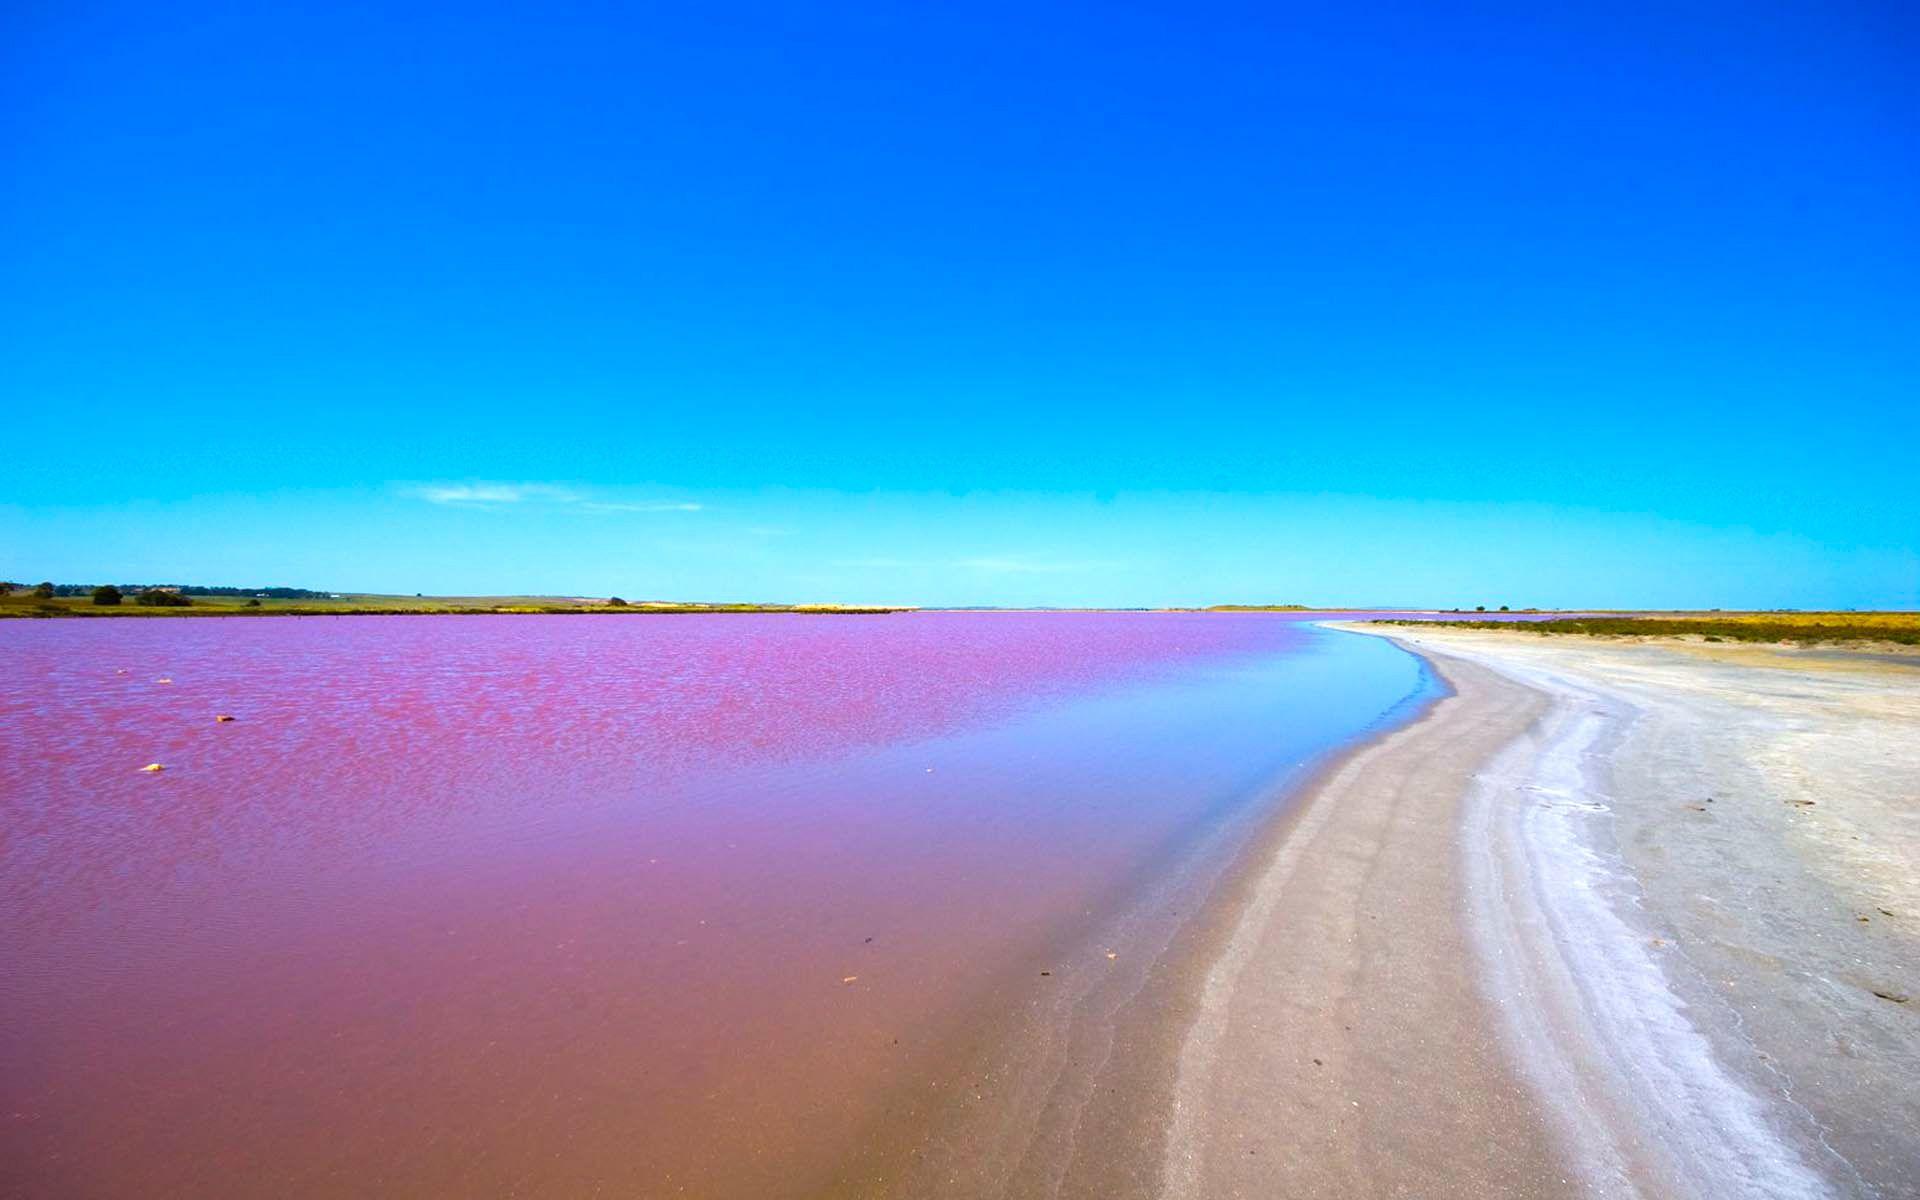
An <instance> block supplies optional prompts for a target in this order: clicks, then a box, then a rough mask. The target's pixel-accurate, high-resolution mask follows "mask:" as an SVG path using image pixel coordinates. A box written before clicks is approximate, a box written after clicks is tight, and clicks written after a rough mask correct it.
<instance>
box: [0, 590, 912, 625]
mask: <svg viewBox="0 0 1920 1200" xmlns="http://www.w3.org/2000/svg"><path fill="white" fill-rule="evenodd" d="M383 598H384V597H383ZM215 599H217V600H220V601H228V602H223V603H208V602H203V601H207V600H215ZM910 611H913V610H911V609H907V608H885V607H878V606H852V605H830V604H640V603H636V604H625V605H610V604H606V603H604V602H593V603H574V604H513V603H503V604H487V603H445V604H433V603H425V604H389V605H372V604H361V603H354V602H352V601H342V602H340V603H337V604H331V605H328V604H314V603H312V602H308V601H282V602H277V603H276V602H268V601H263V602H262V603H261V604H260V606H259V607H257V608H250V607H248V606H246V605H245V604H244V603H241V604H235V603H231V602H230V600H229V598H228V597H194V602H193V603H192V604H190V605H183V606H180V607H169V608H147V607H142V606H139V605H135V604H131V603H122V604H119V605H95V604H93V603H92V602H90V601H88V600H87V599H85V598H84V597H81V598H70V597H55V598H54V599H52V600H41V599H36V598H31V597H29V598H27V599H25V600H23V599H22V598H20V597H17V596H15V597H7V598H5V599H4V600H0V619H5V618H14V619H20V620H56V621H57V620H68V619H76V618H77V619H87V618H96V617H131V618H164V617H437V616H485V615H493V616H510V615H522V616H583V615H589V614H595V613H598V614H607V615H624V614H635V613H639V614H658V615H668V616H672V615H685V614H688V613H801V614H809V615H828V616H880V615H885V614H888V613H898V612H910Z"/></svg>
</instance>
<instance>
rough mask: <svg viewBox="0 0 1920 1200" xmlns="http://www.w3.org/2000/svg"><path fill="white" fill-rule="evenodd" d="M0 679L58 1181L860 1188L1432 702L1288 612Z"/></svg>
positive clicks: (1089, 618) (7, 904) (951, 621)
mask: <svg viewBox="0 0 1920 1200" xmlns="http://www.w3.org/2000/svg"><path fill="white" fill-rule="evenodd" d="M0 665H3V666H4V668H5V670H4V673H0V810H3V811H4V818H5V820H4V827H3V828H0V964H3V966H0V1017H3V1018H4V1021H3V1024H4V1032H3V1033H0V1038H3V1039H4V1040H3V1041H0V1112H4V1115H5V1118H6V1122H5V1125H4V1130H3V1131H0V1183H4V1187H5V1188H6V1190H7V1191H8V1193H9V1194H19V1195H32V1196H52V1195H84V1196H100V1197H132V1196H143V1197H144V1196H196V1197H218V1196H262V1195H271V1196H289V1197H298V1196H339V1195H395V1196H475V1195H507V1194H513V1195H538V1196H577V1195H587V1194H599V1193H604V1194H609V1195H661V1194H680V1193H685V1194H689V1195H700V1196H740V1197H766V1196H788V1195H810V1194H817V1193H819V1192H820V1191H822V1190H825V1189H831V1188H835V1187H839V1186H844V1185H845V1182H846V1179H847V1178H848V1176H847V1172H848V1171H849V1169H850V1168H849V1164H850V1163H855V1162H858V1161H860V1160H861V1156H862V1155H863V1154H866V1153H867V1152H868V1151H869V1149H870V1147H871V1145H872V1143H873V1142H874V1140H875V1139H876V1138H877V1137H879V1136H880V1135H879V1134H878V1133H877V1132H876V1131H880V1130H884V1129H887V1128H889V1127H891V1126H897V1125H898V1124H899V1123H900V1122H901V1121H903V1120H911V1119H918V1115H924V1114H920V1111H919V1110H920V1109H921V1108H922V1107H924V1105H923V1103H922V1101H920V1100H919V1099H918V1098H919V1097H921V1096H924V1095H925V1094H926V1093H927V1091H928V1090H929V1089H937V1087H938V1086H940V1084H941V1082H942V1081H943V1079H944V1078H945V1075H946V1073H948V1072H951V1071H952V1070H953V1069H954V1063H955V1062H956V1061H957V1060H956V1057H955V1050H954V1043H955V1039H956V1037H957V1036H958V1033H957V1031H959V1030H961V1029H962V1028H965V1029H967V1030H968V1031H969V1036H970V1037H973V1036H978V1030H979V1029H981V1028H983V1027H986V1028H991V1027H992V1024H993V1021H994V1020H995V1017H996V1013H997V1012H998V1010H999V1009H1000V1008H1002V1007H1007V1006H1009V1005H1012V1004H1014V1003H1016V1002H1017V999H1016V998H1017V996H1018V995H1019V994H1020V993H1019V989H1023V988H1029V987H1033V986H1040V985H1041V981H1043V980H1044V981H1045V982H1046V983H1047V984H1048V985H1050V984H1051V983H1052V982H1053V981H1054V980H1055V979H1056V977H1059V978H1070V976H1071V972H1073V971H1076V970H1086V971H1091V970H1099V969H1105V968H1104V967H1103V966H1102V965H1101V964H1102V963H1104V962H1106V961H1107V959H1106V957H1105V956H1104V955H1093V954H1089V953H1088V946H1089V944H1090V943H1088V942H1087V939H1088V938H1089V937H1090V936H1092V934H1093V932H1094V931H1095V930H1111V929H1113V928H1116V927H1117V926H1115V925H1114V922H1115V921H1116V920H1117V919H1118V918H1120V917H1122V916H1124V914H1125V912H1126V911H1127V908H1128V906H1129V904H1131V903H1134V902H1135V900H1136V898H1137V897H1138V896H1140V895H1141V894H1142V891H1143V889H1145V888H1147V887H1149V886H1151V885H1154V884H1156V883H1164V882H1165V881H1166V880H1168V879H1184V878H1187V877H1189V875H1191V877H1192V878H1194V879H1196V880H1198V879H1204V878H1206V876H1205V873H1204V872H1197V871H1196V868H1195V864H1196V863H1198V862H1200V860H1201V859H1203V858H1206V857H1207V856H1209V855H1211V856H1213V857H1214V858H1218V857H1219V856H1220V855H1221V854H1222V853H1223V847H1224V846H1226V845H1227V844H1228V842H1230V841H1231V838H1229V837H1227V833H1229V832H1233V831H1238V830H1242V829H1251V828H1253V827H1254V825H1255V824H1257V822H1258V820H1259V819H1260V818H1261V817H1262V816H1263V815H1265V814H1270V813H1271V812H1273V811H1274V810H1276V808H1277V807H1278V806H1279V805H1282V804H1283V803H1284V799H1285V795H1286V788H1287V785H1288V784H1289V783H1290V782H1292V781H1295V780H1297V779H1298V778H1300V777H1301V776H1302V775H1303V774H1304V773H1305V772H1306V771H1307V770H1309V769H1311V767H1312V765H1313V764H1314V763H1315V762H1316V761H1319V760H1321V759H1323V758H1324V757H1325V756H1326V755H1327V754H1329V753H1331V752H1333V751H1335V750H1337V749H1339V748H1341V747H1342V746H1345V745H1348V744H1351V743H1352V742H1353V741H1354V740H1355V739H1357V738H1360V737H1363V736H1365V735H1366V734H1367V733H1369V732H1370V731H1373V730H1377V729H1379V728H1382V727H1383V726H1384V725H1385V724H1388V723H1391V722H1393V721H1396V720H1399V719H1403V718H1404V716H1405V715H1406V713H1407V712H1408V711H1410V706H1412V705H1416V704H1417V703H1418V702H1419V701H1420V700H1422V699H1423V698H1425V697H1426V696H1428V695H1430V694H1431V691H1432V687H1433V685H1432V683H1431V681H1430V679H1429V678H1428V676H1427V675H1426V674H1425V672H1424V671H1423V670H1422V668H1421V665H1420V664H1419V663H1418V661H1417V660H1415V659H1413V658H1411V657H1410V656H1408V655H1406V654H1404V653H1402V652H1400V651H1398V650H1397V649H1394V648H1393V647H1391V646H1390V645H1388V644H1386V643H1384V642H1381V641H1379V640H1378V639H1373V638H1361V637H1355V636H1353V635H1348V634H1340V633H1334V632H1329V631H1325V630H1320V629H1317V628H1314V627H1311V626H1309V625H1307V624H1306V623H1305V622H1303V621H1300V620H1297V619H1293V618H1289V617H1285V616H1276V615H1271V614H1201V613H1112V614H1098V613H1073V614H1065V613H1061V614H1049V613H915V614H893V615H887V616H872V617H863V616H795V615H742V614H725V615H710V616H680V615H674V616H668V615H640V614H635V615H595V616H448V617H338V618H324V617H323V618H287V619H146V620H72V621H9V622H5V623H0ZM162 679H169V680H171V682H170V683H163V682H159V681H160V680H162ZM223 713H224V714H231V715H232V716H233V717H234V718H235V719H234V720H233V721H232V722H230V723H216V721H215V716H216V715H217V714H223ZM152 762H158V763H162V764H164V766H165V768H166V769H165V770H164V771H162V772H159V773H152V774H150V773H143V772H142V771H141V770H140V768H141V767H142V766H143V765H144V764H147V763H152ZM1233 836H1235V837H1237V836H1238V833H1237V832H1233ZM1106 936H1111V935H1110V934H1108V935H1106ZM1038 964H1053V965H1052V966H1051V967H1048V968H1047V969H1048V975H1047V976H1044V977H1042V976H1040V975H1039V974H1038V972H1037V970H1036V969H1035V968H1036V965H1038Z"/></svg>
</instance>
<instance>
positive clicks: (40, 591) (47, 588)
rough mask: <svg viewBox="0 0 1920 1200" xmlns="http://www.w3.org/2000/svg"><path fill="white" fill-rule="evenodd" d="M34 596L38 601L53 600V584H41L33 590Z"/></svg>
mask: <svg viewBox="0 0 1920 1200" xmlns="http://www.w3.org/2000/svg"><path fill="white" fill-rule="evenodd" d="M33 594H34V596H35V597H37V598H38V599H41V600H51V599H53V585H52V584H51V583H43V584H40V585H39V586H37V587H35V588H34V589H33Z"/></svg>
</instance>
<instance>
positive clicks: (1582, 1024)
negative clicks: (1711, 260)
mask: <svg viewBox="0 0 1920 1200" xmlns="http://www.w3.org/2000/svg"><path fill="white" fill-rule="evenodd" d="M1362 628H1363V630H1364V631H1365V632H1370V633H1378V634H1381V635H1382V636H1385V635H1386V634H1385V631H1383V630H1381V629H1379V628H1377V627H1375V628H1372V629H1365V628H1364V627H1362ZM1391 636H1393V637H1394V638H1395V639H1396V640H1398V641H1400V642H1401V643H1402V644H1403V645H1406V646H1407V647H1408V648H1409V649H1412V650H1414V651H1415V652H1417V653H1420V654H1423V655H1425V656H1426V657H1427V658H1428V660H1429V661H1430V662H1431V663H1432V664H1433V666H1434V668H1435V670H1436V671H1437V672H1438V673H1439V674H1440V675H1441V677H1442V678H1443V679H1444V680H1445V681H1446V683H1447V684H1448V685H1449V687H1450V688H1451V689H1452V694H1451V695H1450V696H1447V697H1446V698H1444V699H1441V700H1440V701H1438V702H1436V703H1435V704H1434V705H1433V706H1432V707H1431V708H1430V709H1429V710H1428V711H1427V712H1426V713H1425V715H1423V716H1422V717H1421V718H1420V719H1419V720H1417V721H1415V722H1414V723H1412V724H1411V725H1408V726H1406V727H1404V728H1402V729H1399V730H1397V731H1395V732H1392V733H1390V734H1388V735H1386V736H1385V737H1383V738H1381V739H1379V740H1377V741H1375V742H1373V743H1370V744H1368V745H1366V746H1363V747H1361V748H1359V749H1358V750H1356V751H1354V752H1352V753H1350V754H1349V755H1347V756H1346V757H1345V758H1343V759H1341V760H1339V761H1337V762H1336V763H1335V764H1334V765H1333V766H1332V767H1331V768H1330V769H1328V770H1326V771H1325V772H1323V773H1322V775H1321V776H1320V777H1319V778H1318V779H1317V780H1315V781H1314V782H1313V783H1312V785H1311V786H1309V787H1307V788H1306V789H1305V790H1304V791H1303V792H1302V793H1301V794H1300V795H1299V796H1298V797H1297V799H1296V801H1295V802H1294V803H1293V804H1292V806H1291V807H1290V808H1289V809H1288V810H1287V812H1286V813H1285V814H1284V815H1283V816H1282V817H1281V818H1280V819H1279V820H1278V821H1276V822H1275V823H1274V825H1273V826H1272V827H1271V828H1270V829H1267V830H1265V831H1264V832H1262V833H1261V835H1260V836H1259V838H1258V839H1257V840H1256V842H1255V844H1254V845H1253V847H1252V848H1251V849H1250V850H1249V851H1248V852H1246V853H1245V854H1244V855H1243V856H1242V857H1241V859H1240V862H1239V864H1238V866H1236V867H1235V868H1234V870H1233V871H1232V873H1231V874H1230V876H1229V877H1227V878H1225V879H1224V880H1223V882H1222V883H1221V885H1220V886H1219V887H1218V888H1217V890H1216V891H1215V895H1214V897H1213V901H1212V903H1210V904H1209V905H1208V906H1207V914H1206V916H1205V917H1204V919H1203V920H1201V921H1199V922H1196V923H1195V924H1193V925H1186V923H1185V921H1184V919H1183V918H1173V919H1171V920H1169V921H1168V922H1167V923H1165V924H1163V925H1156V926H1155V927H1154V928H1153V929H1151V930H1135V931H1131V932H1130V933H1127V934H1125V935H1118V936H1116V941H1115V943H1114V944H1126V945H1129V946H1132V947H1137V948H1139V949H1141V950H1143V951H1146V953H1145V954H1144V956H1143V957H1142V958H1139V959H1136V960H1135V961H1136V962H1137V963H1140V964H1141V966H1142V968H1143V969H1141V970H1139V971H1137V972H1134V971H1122V972H1121V973H1120V974H1117V975H1114V976H1113V977H1112V982H1111V985H1110V986H1107V987H1103V988H1101V989H1099V990H1096V991H1090V992H1087V993H1084V994H1080V995H1078V996H1077V997H1076V998H1075V999H1073V1000H1072V1001H1070V1002H1067V1011H1064V1012H1038V1011H1037V1012H1036V1013H1035V1014H1034V1020H1033V1022H1032V1024H1033V1027H1034V1029H1035V1030H1036V1031H1037V1032H1036V1034H1035V1035H1034V1036H1031V1037H1025V1038H1019V1039H1015V1040H1014V1041H1012V1042H1010V1043H1006V1045H1009V1046H1012V1047H1016V1049H1014V1050H1011V1051H1002V1052H999V1053H998V1054H997V1055H996V1057H995V1058H993V1059H992V1060H991V1061H990V1062H988V1063H987V1064H986V1069H984V1070H983V1071H982V1072H981V1074H980V1075H979V1076H978V1079H979V1085H978V1087H977V1099H976V1098H975V1096H974V1094H973V1090H970V1093H969V1099H970V1100H973V1101H974V1102H973V1103H970V1104H969V1106H968V1108H967V1113H966V1117H967V1119H965V1120H962V1121H959V1122H943V1123H942V1128H943V1133H942V1134H941V1135H940V1136H938V1137H937V1138H934V1139H931V1140H929V1141H926V1142H923V1143H921V1144H920V1146H919V1147H918V1149H917V1150H916V1151H915V1153H914V1156H913V1159H914V1164H915V1165H914V1166H913V1167H912V1168H909V1169H907V1170H904V1171H900V1172H894V1171H890V1172H888V1175H889V1176H891V1178H889V1179H887V1180H886V1181H885V1182H881V1181H880V1180H879V1179H872V1180H871V1183H872V1184H877V1185H878V1186H877V1187H872V1188H871V1189H870V1188H869V1187H849V1188H848V1189H847V1190H848V1191H849V1192H859V1193H862V1194H867V1193H868V1192H869V1191H870V1190H871V1191H876V1192H880V1193H884V1194H891V1195H913V1196H936V1195H953V1196H969V1197H972V1196H1001V1197H1082V1196H1084V1197H1094V1196H1098V1197H1102V1198H1107V1197H1129V1196H1140V1197H1145V1196H1168V1197H1176V1198H1182V1200H1214V1198H1221V1200H1225V1198H1229V1197H1295V1196H1298V1197H1335V1196H1338V1197H1388V1196H1392V1197H1436V1198H1437V1197H1474V1198H1485V1197H1503V1196H1504V1197H1602V1196H1604V1197H1616V1196H1618V1197H1632V1196H1639V1197H1649V1198H1651V1197H1814V1196H1849V1197H1854V1196H1857V1197H1879V1198H1895V1197H1920V668H1916V667H1911V666H1907V665H1905V663H1904V662H1901V661H1895V662H1885V661H1877V660H1875V659H1874V658H1871V657H1852V656H1846V655H1834V654H1832V653H1829V652H1824V651H1798V652H1794V651H1774V650H1770V649H1763V648H1757V647H1726V648H1718V647H1706V646H1693V647H1685V646H1678V645H1671V644H1663V645H1655V644H1630V643H1621V642H1591V641H1586V640H1576V639H1570V638H1558V637H1556V638H1552V639H1547V638H1539V637H1534V636H1529V635H1524V634H1508V633H1480V632H1474V631H1464V630H1406V629H1401V628H1395V629H1393V630H1392V631H1391ZM1808 801H1811V803H1807V802H1808ZM1170 896H1171V894H1170ZM1150 907H1152V906H1150ZM1861 918H1865V919H1864V920H1863V919H1861ZM1154 920H1155V921H1156V922H1158V921H1160V920H1161V918H1158V917H1156V918H1154ZM1149 933H1150V934H1151V936H1148V934H1149ZM1149 946H1152V947H1153V949H1151V950H1148V947H1149ZM1125 961H1126V960H1122V965H1124V964H1125ZM1102 977H1103V978H1104V976H1102ZM1063 995H1064V993H1063ZM1903 996H1904V997H1909V998H1908V999H1907V1000H1905V1001H1904V1002H1902V1001H1901V1000H1900V999H1898V998H1899V997H1903ZM994 1041H995V1043H996V1044H999V1039H994Z"/></svg>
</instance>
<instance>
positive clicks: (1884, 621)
mask: <svg viewBox="0 0 1920 1200" xmlns="http://www.w3.org/2000/svg"><path fill="white" fill-rule="evenodd" d="M1373 623H1374V624H1379V625H1423V624H1428V622H1424V621H1409V620H1390V619H1383V620H1379V621H1375V622H1373ZM1446 623H1447V624H1449V625H1454V626H1458V627H1460V628H1464V629H1499V630H1503V631H1505V632H1508V633H1531V634H1536V635H1539V636H1550V635H1553V634H1587V635H1591V636H1600V637H1698V638H1701V639H1703V640H1705V641H1709V642H1791V643H1797V644H1801V645H1814V644H1818V643H1826V642H1892V643H1895V644H1898V645H1903V646H1920V613H1910V612H1909V613H1901V612H1874V613H1850V612H1791V613H1789V612H1753V613H1635V614H1630V615H1629V614H1622V615H1606V616H1583V617H1550V618H1547V619H1545V620H1539V621H1472V620H1455V619H1449V620H1448V621H1447V622H1446Z"/></svg>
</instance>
